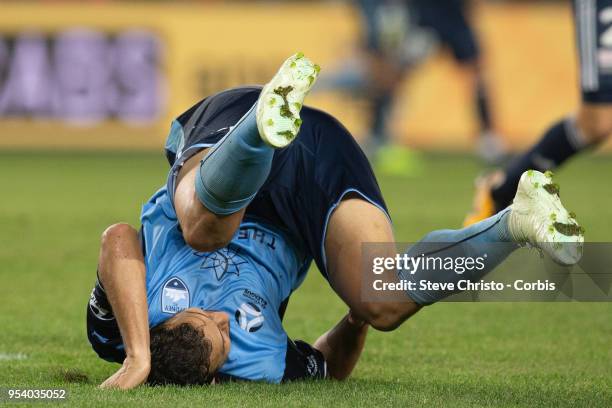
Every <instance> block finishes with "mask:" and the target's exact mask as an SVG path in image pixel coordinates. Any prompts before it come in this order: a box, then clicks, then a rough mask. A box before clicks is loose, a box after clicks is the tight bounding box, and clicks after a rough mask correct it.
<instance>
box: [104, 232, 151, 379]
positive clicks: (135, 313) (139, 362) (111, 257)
mask: <svg viewBox="0 0 612 408" xmlns="http://www.w3.org/2000/svg"><path fill="white" fill-rule="evenodd" d="M98 274H99V279H100V281H101V284H102V286H103V287H104V291H105V293H106V296H107V298H108V300H109V302H110V305H111V306H112V310H113V314H114V316H115V319H116V320H117V323H118V325H119V330H120V331H121V337H122V339H123V344H124V347H125V354H126V358H125V360H124V361H123V365H122V366H121V368H120V369H119V370H118V371H117V372H116V373H115V374H113V375H112V376H111V377H109V378H108V379H107V380H106V381H104V382H103V383H102V385H101V387H102V388H119V389H130V388H134V387H137V386H139V385H140V384H142V383H144V382H145V381H146V380H147V376H148V375H149V371H150V368H151V354H150V349H149V320H148V316H147V293H146V288H145V274H146V271H145V264H144V259H143V256H142V251H141V249H140V243H139V240H138V233H137V232H136V230H135V229H134V228H132V227H131V226H130V225H127V224H115V225H112V226H110V227H109V228H108V229H106V231H104V234H103V235H102V245H101V249H100V260H99V265H98Z"/></svg>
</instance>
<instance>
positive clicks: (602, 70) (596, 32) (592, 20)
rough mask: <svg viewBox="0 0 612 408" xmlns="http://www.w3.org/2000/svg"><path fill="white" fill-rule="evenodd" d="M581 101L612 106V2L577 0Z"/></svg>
mask: <svg viewBox="0 0 612 408" xmlns="http://www.w3.org/2000/svg"><path fill="white" fill-rule="evenodd" d="M574 20H575V23H576V44H577V49H578V54H579V58H580V89H581V91H582V100H583V101H584V102H589V103H612V0H574Z"/></svg>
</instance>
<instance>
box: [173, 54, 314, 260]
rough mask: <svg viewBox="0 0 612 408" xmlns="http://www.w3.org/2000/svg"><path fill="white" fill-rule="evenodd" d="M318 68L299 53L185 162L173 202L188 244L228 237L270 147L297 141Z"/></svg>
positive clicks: (263, 174) (262, 174)
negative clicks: (218, 137)
mask: <svg viewBox="0 0 612 408" xmlns="http://www.w3.org/2000/svg"><path fill="white" fill-rule="evenodd" d="M318 70H319V69H318V66H316V65H314V64H313V63H312V62H310V61H309V60H308V59H307V58H305V57H304V56H303V55H302V54H301V53H300V54H296V55H294V56H292V57H290V58H289V59H288V60H287V61H285V63H284V64H283V65H282V66H281V68H280V70H279V71H278V73H277V74H276V75H275V77H274V78H273V79H272V80H271V81H270V82H269V83H268V84H267V85H266V86H265V87H264V88H263V90H262V91H261V94H260V96H259V99H258V101H257V103H256V104H254V105H253V106H252V107H251V109H250V110H249V111H248V112H247V113H246V114H245V115H244V116H243V117H242V118H241V119H240V120H239V121H238V123H236V125H235V126H233V127H232V128H231V129H230V131H229V132H228V133H227V135H226V136H225V137H224V138H223V139H221V140H220V141H219V142H217V143H216V144H215V145H214V146H212V148H211V149H210V151H209V152H208V153H207V154H206V155H205V156H204V158H202V160H201V161H200V160H199V159H200V158H201V156H198V157H196V156H194V157H192V158H191V159H189V160H188V161H187V162H186V163H185V166H184V167H183V169H182V170H181V173H180V174H179V178H178V184H177V188H176V192H175V195H174V204H175V208H176V213H177V216H178V219H179V222H180V224H181V227H182V231H183V236H184V238H185V241H186V242H187V243H188V244H189V245H190V246H192V247H193V248H195V249H198V250H202V251H211V250H214V249H217V248H219V247H222V246H224V245H225V244H226V243H227V242H229V240H230V239H231V238H232V236H233V235H234V233H235V231H236V229H237V228H238V225H239V224H240V221H241V219H242V215H243V214H244V209H245V208H246V206H247V205H248V204H249V203H250V202H251V200H252V199H253V198H254V197H255V195H256V194H257V192H258V191H259V189H260V187H261V186H262V185H263V183H264V182H265V180H266V178H267V177H268V174H269V171H270V167H271V164H272V157H273V154H274V149H275V148H280V147H284V146H286V145H288V144H289V143H291V142H292V141H293V139H294V138H295V137H296V135H297V133H298V131H299V129H300V125H301V119H300V116H299V111H300V109H301V107H302V102H303V100H304V97H305V96H306V94H307V93H308V91H309V90H310V88H311V86H312V85H313V83H314V81H315V79H316V77H317V75H318Z"/></svg>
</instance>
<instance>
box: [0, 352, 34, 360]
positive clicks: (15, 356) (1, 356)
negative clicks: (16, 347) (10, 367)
mask: <svg viewBox="0 0 612 408" xmlns="http://www.w3.org/2000/svg"><path fill="white" fill-rule="evenodd" d="M27 358H28V356H27V355H25V354H23V353H0V361H15V360H25V359H27Z"/></svg>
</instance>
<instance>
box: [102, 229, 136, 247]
mask: <svg viewBox="0 0 612 408" xmlns="http://www.w3.org/2000/svg"><path fill="white" fill-rule="evenodd" d="M133 234H137V231H136V229H134V227H132V226H131V225H130V224H126V223H117V224H113V225H111V226H110V227H108V228H107V229H105V230H104V232H103V233H102V248H103V249H106V250H112V249H113V248H114V247H116V245H117V243H119V242H120V241H121V239H122V238H124V237H127V236H130V235H133Z"/></svg>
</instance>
